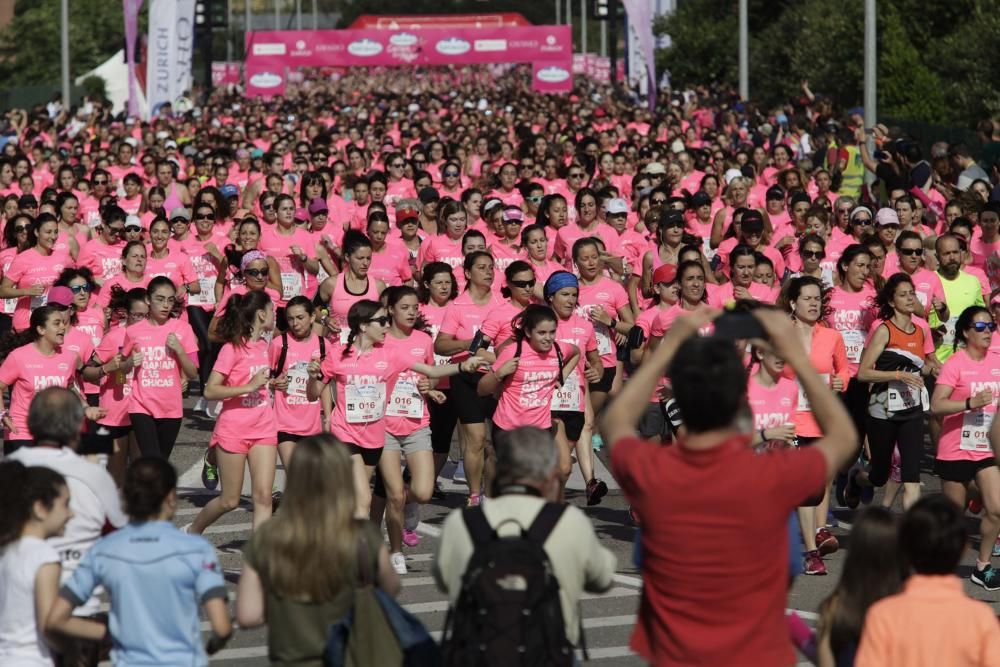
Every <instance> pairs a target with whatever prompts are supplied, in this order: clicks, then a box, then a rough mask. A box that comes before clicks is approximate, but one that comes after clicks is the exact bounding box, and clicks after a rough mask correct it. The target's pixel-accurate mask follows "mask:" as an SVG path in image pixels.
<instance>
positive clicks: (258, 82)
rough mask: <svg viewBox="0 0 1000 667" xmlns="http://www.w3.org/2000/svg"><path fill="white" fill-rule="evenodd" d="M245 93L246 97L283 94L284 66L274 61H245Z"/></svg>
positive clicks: (285, 79)
mask: <svg viewBox="0 0 1000 667" xmlns="http://www.w3.org/2000/svg"><path fill="white" fill-rule="evenodd" d="M246 77H247V81H246V94H247V96H248V97H274V96H276V95H283V94H284V92H285V84H286V82H287V74H286V72H285V66H284V65H282V64H280V63H278V62H274V61H264V60H257V61H254V62H251V61H249V60H248V61H247V66H246Z"/></svg>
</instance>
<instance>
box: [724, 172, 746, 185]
mask: <svg viewBox="0 0 1000 667" xmlns="http://www.w3.org/2000/svg"><path fill="white" fill-rule="evenodd" d="M723 178H725V179H726V185H729V184H730V183H732V182H733V179H736V178H743V172H742V171H740V170H739V169H727V170H726V173H725V174H724V175H723Z"/></svg>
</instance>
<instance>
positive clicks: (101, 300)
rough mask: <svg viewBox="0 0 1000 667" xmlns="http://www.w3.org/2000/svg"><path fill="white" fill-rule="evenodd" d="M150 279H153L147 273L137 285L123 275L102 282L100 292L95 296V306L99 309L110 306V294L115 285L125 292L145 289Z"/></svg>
mask: <svg viewBox="0 0 1000 667" xmlns="http://www.w3.org/2000/svg"><path fill="white" fill-rule="evenodd" d="M152 279H153V277H152V276H151V275H149V274H148V273H146V274H143V276H142V280H140V281H139V282H137V283H134V282H132V281H131V280H130V279H129V278H128V277H127V276H126V275H125V274H124V273H119V274H117V275H116V276H115V277H113V278H109V279H108V280H106V281H104V286H103V287H101V291H100V293H99V294H98V295H97V304H98V305H99V306H100V307H101V308H107V307H108V306H110V305H111V292H112V291H113V289H114V287H115V285H117V286H118V287H121V288H122V289H123V290H125V291H126V292H127V291H129V290H130V289H134V288H136V287H143V288H145V287H147V286H148V285H149V281H150V280H152Z"/></svg>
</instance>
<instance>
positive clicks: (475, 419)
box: [449, 372, 497, 424]
mask: <svg viewBox="0 0 1000 667" xmlns="http://www.w3.org/2000/svg"><path fill="white" fill-rule="evenodd" d="M482 376H483V374H482V373H465V372H462V373H459V374H458V375H453V376H452V377H451V393H450V394H449V396H450V399H449V400H450V401H451V403H452V409H454V410H455V412H457V413H458V422H459V423H460V424H482V423H483V422H485V421H486V420H487V419H488V418H490V417H492V416H493V412H494V411H495V410H496V409H497V402H496V399H495V398H493V397H492V396H485V397H484V396H480V395H479V394H478V393H477V391H476V386H477V385H478V384H479V378H481V377H482Z"/></svg>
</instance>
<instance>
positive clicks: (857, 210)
mask: <svg viewBox="0 0 1000 667" xmlns="http://www.w3.org/2000/svg"><path fill="white" fill-rule="evenodd" d="M857 213H867V214H868V217H869V218H871V221H872V222H875V214H874V213H872V210H871V209H870V208H868V207H867V206H855V207H854V208H852V209H851V214H850V215H849V216H847V219H848V220H854V216H855V214H857Z"/></svg>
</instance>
